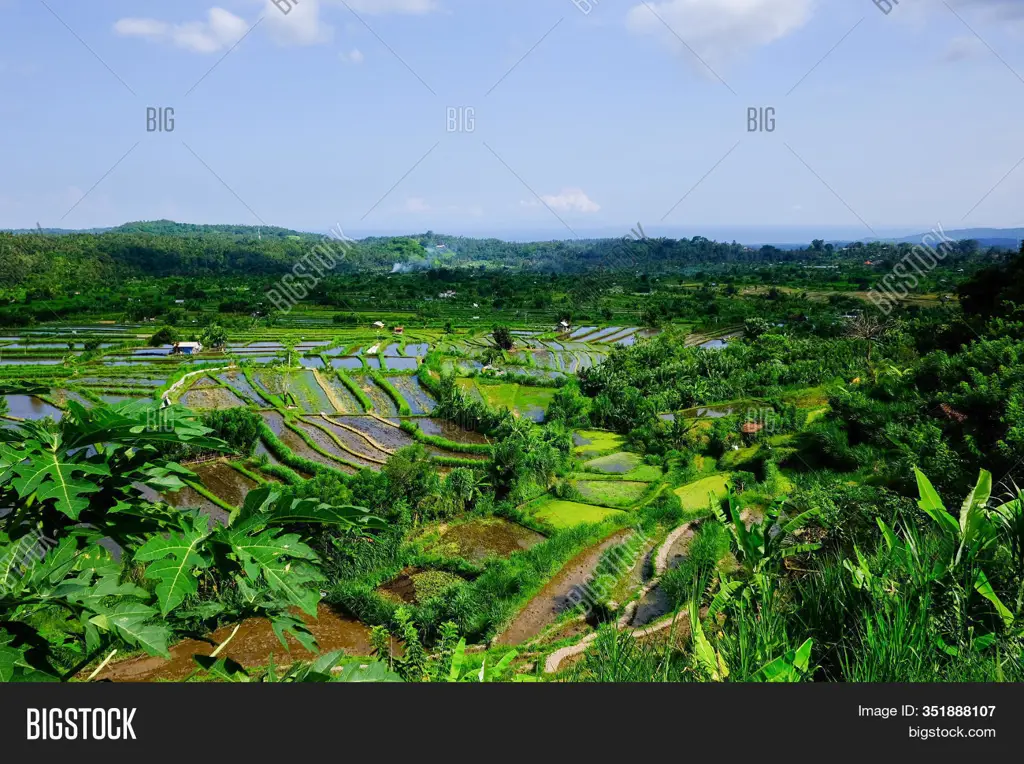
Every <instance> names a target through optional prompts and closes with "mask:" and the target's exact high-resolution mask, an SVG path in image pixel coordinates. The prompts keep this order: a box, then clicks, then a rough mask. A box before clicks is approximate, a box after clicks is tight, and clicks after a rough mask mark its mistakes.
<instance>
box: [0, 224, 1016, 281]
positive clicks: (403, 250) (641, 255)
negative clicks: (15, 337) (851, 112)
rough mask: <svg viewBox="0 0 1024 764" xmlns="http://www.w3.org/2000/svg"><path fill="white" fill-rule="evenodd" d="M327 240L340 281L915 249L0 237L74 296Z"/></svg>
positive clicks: (179, 231) (244, 235)
mask: <svg viewBox="0 0 1024 764" xmlns="http://www.w3.org/2000/svg"><path fill="white" fill-rule="evenodd" d="M325 240H327V241H328V242H329V246H330V247H331V248H332V250H333V251H334V252H335V253H336V255H337V258H336V259H337V260H338V263H337V266H336V267H335V268H334V269H333V270H334V272H336V273H354V272H362V271H378V272H379V271H381V270H385V271H389V272H390V271H392V270H393V269H395V270H397V271H399V272H409V271H420V270H428V269H439V268H458V267H465V266H483V267H485V268H492V269H493V268H511V269H516V270H523V269H526V270H532V271H539V272H554V273H569V274H572V273H580V272H588V273H590V274H591V275H598V276H600V275H602V274H612V273H615V274H621V273H633V274H638V273H640V274H650V275H652V276H653V275H659V274H666V273H670V272H680V271H686V270H689V271H690V272H691V273H692V272H696V271H698V270H700V269H702V268H704V269H707V268H712V269H720V268H723V267H729V266H745V265H750V264H755V265H773V266H783V265H786V264H791V265H801V264H806V265H819V266H820V265H825V264H847V265H853V264H856V263H863V262H864V261H872V262H873V263H875V264H876V267H877V264H878V263H882V264H886V263H892V264H895V263H896V262H898V261H899V259H900V258H901V257H903V256H904V255H905V254H906V253H908V252H910V250H911V249H912V248H911V245H909V244H895V245H894V244H887V243H879V242H872V243H869V244H861V243H854V244H851V245H850V246H849V247H846V248H842V249H835V248H833V247H832V245H827V244H824V243H823V242H821V241H815V242H814V243H813V244H812V245H811V246H809V247H808V248H806V249H797V250H781V249H777V248H775V247H771V246H765V247H761V248H751V247H746V246H743V245H741V244H738V243H736V242H732V243H722V242H714V241H711V240H710V239H706V238H704V237H701V236H696V237H694V238H692V239H646V238H645V239H640V240H634V239H598V240H575V241H548V242H526V243H524V242H508V241H501V240H497V239H470V238H462V237H455V238H446V237H442V236H438V235H436V234H434V233H433V232H427V233H426V234H422V235H417V236H411V237H383V238H368V239H364V240H362V241H359V242H351V243H346V244H344V245H342V244H341V243H340V242H337V241H334V242H331V240H329V239H328V238H327V237H326V236H323V235H318V234H311V233H300V232H296V231H291V230H288V229H285V228H274V227H267V228H255V227H247V226H204V225H187V224H180V223H173V222H171V221H153V222H140V223H129V224H126V225H124V226H121V227H119V228H115V229H112V230H110V231H105V232H101V233H70V234H47V233H44V232H39V231H37V232H33V233H19V234H14V233H0V284H2V285H3V286H4V287H5V288H8V289H13V288H22V289H27V290H30V291H33V290H34V291H35V292H36V293H37V296H39V297H47V296H58V295H67V294H68V293H69V292H72V291H74V290H76V289H80V288H81V287H83V286H85V287H88V286H91V285H100V284H110V283H112V282H116V281H119V280H124V279H129V278H137V277H166V276H181V277H189V278H193V277H202V276H223V275H229V274H239V273H245V274H248V275H253V276H274V275H279V274H283V273H286V272H288V271H289V270H291V269H292V268H293V267H294V266H295V265H296V264H297V263H299V262H300V261H302V260H303V258H305V257H306V256H307V255H309V253H310V252H311V250H312V249H313V247H314V246H316V245H317V244H318V243H320V242H323V241H325ZM950 255H951V256H950V257H948V258H947V259H946V265H950V264H953V263H972V262H981V263H986V264H991V263H992V261H993V259H995V260H997V261H998V259H999V258H1000V257H1001V251H999V250H995V249H991V250H988V251H985V252H982V251H981V250H980V249H979V247H978V246H977V243H976V242H960V243H958V244H956V245H955V246H951V248H950Z"/></svg>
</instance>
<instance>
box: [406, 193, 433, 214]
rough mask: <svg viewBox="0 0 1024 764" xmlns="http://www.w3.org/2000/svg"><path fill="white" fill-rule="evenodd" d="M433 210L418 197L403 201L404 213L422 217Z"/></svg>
mask: <svg viewBox="0 0 1024 764" xmlns="http://www.w3.org/2000/svg"><path fill="white" fill-rule="evenodd" d="M431 210H433V207H431V206H430V204H428V203H427V201H426V200H425V199H423V198H421V197H419V196H414V197H412V198H410V199H406V200H405V211H406V212H411V213H413V214H415V215H424V214H426V213H428V212H430V211H431Z"/></svg>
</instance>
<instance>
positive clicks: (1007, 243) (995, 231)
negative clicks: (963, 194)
mask: <svg viewBox="0 0 1024 764" xmlns="http://www.w3.org/2000/svg"><path fill="white" fill-rule="evenodd" d="M929 233H931V232H930V231H929V232H925V233H918V234H914V235H913V236H904V237H903V238H899V239H865V241H883V242H895V243H897V244H904V243H906V244H920V243H921V240H922V239H923V238H924V237H925V236H927V235H928V234H929ZM943 233H945V234H946V236H947V237H949V238H950V239H952V240H953V241H964V240H966V239H973V240H974V241H976V242H978V244H980V245H981V246H982V247H1002V248H1004V249H1019V248H1020V243H1021V241H1024V228H957V229H953V230H949V231H944V232H943ZM934 236H935V234H932V237H933V238H934Z"/></svg>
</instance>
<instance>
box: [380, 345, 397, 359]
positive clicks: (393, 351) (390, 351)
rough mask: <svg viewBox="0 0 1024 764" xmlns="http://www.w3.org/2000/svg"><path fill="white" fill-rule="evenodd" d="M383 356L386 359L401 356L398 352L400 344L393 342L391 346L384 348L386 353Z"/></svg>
mask: <svg viewBox="0 0 1024 764" xmlns="http://www.w3.org/2000/svg"><path fill="white" fill-rule="evenodd" d="M382 355H384V356H386V357H397V356H399V355H401V354H400V353H399V352H398V343H397V342H393V343H391V344H390V345H388V346H387V347H386V348H384V352H383V353H382Z"/></svg>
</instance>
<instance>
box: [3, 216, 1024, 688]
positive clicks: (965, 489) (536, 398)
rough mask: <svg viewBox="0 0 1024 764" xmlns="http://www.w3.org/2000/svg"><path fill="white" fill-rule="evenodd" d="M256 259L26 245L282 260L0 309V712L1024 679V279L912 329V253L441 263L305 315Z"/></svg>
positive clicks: (29, 253) (476, 250)
mask: <svg viewBox="0 0 1024 764" xmlns="http://www.w3.org/2000/svg"><path fill="white" fill-rule="evenodd" d="M253 234H254V232H253V231H251V230H249V229H231V230H230V231H228V230H226V229H221V228H218V227H206V228H202V229H200V230H199V231H198V232H196V231H193V230H192V229H188V228H186V227H179V226H176V225H175V224H170V223H160V224H139V225H138V226H126V227H124V228H123V229H121V230H117V231H112V232H108V233H102V234H76V235H72V236H66V235H48V234H38V233H36V234H14V235H12V234H0V239H3V241H4V242H5V244H6V246H7V250H5V251H10V250H11V249H14V250H15V251H18V252H20V253H21V255H20V256H22V257H24V258H29V259H31V258H39V257H41V253H44V252H47V251H50V250H51V249H53V248H54V247H60V248H64V249H65V250H68V251H69V252H70V253H71V257H72V259H73V261H74V262H78V263H80V265H81V267H83V268H85V267H86V266H87V265H89V262H90V261H89V258H90V257H91V255H90V254H89V251H88V250H86V249H81V250H77V249H75V248H76V247H81V246H83V245H84V244H85V243H87V242H88V243H90V246H96V245H98V246H102V247H107V246H109V247H111V250H112V251H114V250H115V249H116V247H115V245H116V246H120V247H123V246H124V245H130V246H133V247H141V248H146V247H154V246H157V245H159V246H160V247H161V248H163V249H167V248H171V249H174V248H175V247H178V246H184V245H185V244H186V243H187V242H189V241H191V240H192V239H191V238H190V237H193V236H196V235H198V236H199V237H200V241H205V242H206V243H207V244H209V245H216V246H218V247H226V248H227V250H228V251H229V252H237V253H242V252H246V253H247V254H246V256H247V257H249V258H253V257H255V258H256V262H258V263H260V265H259V267H258V268H256V271H258V272H255V273H252V274H250V275H247V276H244V277H243V276H237V275H231V274H230V273H229V272H228V271H225V272H224V273H207V272H196V273H190V272H188V267H187V266H180V265H175V266H173V267H174V268H178V269H180V270H181V272H180V273H164V274H159V275H157V274H147V273H146V271H145V270H141V271H140V270H136V269H137V268H138V266H133V265H127V264H124V265H110V264H109V263H108V264H106V265H102V266H100V267H111V268H114V269H115V270H113V271H112V273H111V278H109V279H104V280H101V281H93V282H89V281H88V280H87V279H86V278H85V277H83V278H82V279H76V280H74V281H73V282H71V283H74V288H72V287H71V286H68V285H67V284H66V283H61V282H60V281H59V280H56V279H46V278H42V277H39V276H34V275H33V276H24V277H22V278H20V280H18V281H17V282H15V283H9V284H7V285H5V287H4V288H3V289H2V290H0V296H2V297H3V298H4V299H3V304H2V305H0V322H2V325H3V329H2V330H0V390H2V392H3V398H2V400H3V403H2V409H0V411H2V419H0V426H2V429H0V432H2V434H3V438H2V442H0V500H2V504H3V506H5V507H6V509H5V510H4V512H3V514H2V516H0V529H2V535H0V543H2V547H3V550H2V551H3V559H4V560H5V565H4V571H5V572H4V574H3V575H4V578H3V584H4V586H3V589H2V593H0V602H2V620H0V657H2V658H3V660H0V678H2V679H4V680H26V679H27V680H31V679H40V678H46V679H60V680H64V681H72V682H83V681H103V680H112V681H134V682H139V681H152V682H157V681H186V680H187V681H192V682H197V681H206V682H210V681H216V682H237V681H266V680H268V679H274V678H276V677H278V676H279V675H281V674H282V672H285V674H286V675H287V676H289V677H291V678H293V679H295V680H296V681H299V680H301V679H302V678H303V677H307V678H310V677H315V676H321V677H323V676H328V675H329V676H330V677H333V678H335V679H341V680H384V679H387V680H393V681H398V680H402V681H406V682H420V681H452V680H454V681H468V680H474V681H476V680H486V681H553V682H558V681H574V682H591V681H602V682H606V681H614V682H618V681H621V682H636V681H643V682H649V681H676V682H691V681H692V682H708V681H715V682H718V681H819V682H820V681H871V682H892V681H907V680H913V681H935V680H942V681H954V680H955V681H988V680H993V679H1012V680H1014V681H1019V680H1020V679H1021V678H1022V677H1021V674H1022V664H1021V655H1020V649H1021V648H1020V644H1021V643H1020V628H1021V608H1022V603H1024V558H1022V557H1021V548H1022V546H1021V532H1022V528H1024V522H1022V509H1021V497H1020V494H1019V491H1018V490H1017V488H1016V485H1017V483H1014V480H1015V479H1019V469H1018V468H1019V462H1020V459H1021V457H1022V456H1024V451H1022V448H1024V440H1022V436H1021V432H1020V423H1019V421H1018V420H1019V414H1020V406H1021V404H1022V401H1024V397H1022V396H1024V388H1022V384H1024V368H1022V366H1021V352H1022V351H1021V348H1022V342H1024V329H1022V326H1024V324H1022V323H1021V321H1020V316H1019V315H1018V312H1019V309H1018V308H1017V307H1016V305H1017V304H1019V303H1017V302H1015V301H1014V300H1016V299H1019V297H1020V295H1019V285H1020V283H1021V279H1020V278H1019V275H1020V269H1021V263H1022V260H1021V257H1020V256H1019V255H1017V254H1016V253H1014V252H1010V251H1000V250H996V249H993V250H990V251H988V252H986V251H983V250H979V249H978V248H977V247H976V246H974V245H973V244H972V243H970V242H961V243H960V244H958V245H956V248H955V250H954V251H953V252H952V253H951V255H950V258H949V261H948V263H947V266H944V267H943V268H942V269H938V270H936V271H935V272H934V273H933V274H932V275H931V279H932V281H931V282H930V283H922V284H921V286H920V290H921V294H920V295H917V296H916V297H915V299H914V300H913V301H911V302H908V303H907V304H906V305H900V306H897V307H896V309H895V310H893V311H891V312H890V313H889V314H885V313H883V312H880V311H878V310H876V309H875V307H874V306H873V305H872V303H871V301H870V300H865V299H864V297H863V296H862V295H861V294H860V292H862V291H863V286H862V285H863V282H864V281H865V279H869V278H870V271H871V270H873V269H874V267H875V266H871V267H870V268H869V267H868V266H865V265H863V263H864V262H865V261H866V260H871V261H873V262H886V261H890V260H892V259H893V258H896V257H898V256H899V255H900V251H901V250H900V248H899V246H896V245H889V244H880V243H872V244H868V245H864V244H860V243H857V244H854V245H849V246H847V247H845V248H843V249H837V250H834V251H823V250H821V249H820V248H814V247H812V248H808V249H803V250H793V251H787V252H783V251H781V250H763V251H761V252H745V253H744V258H743V259H742V260H736V261H732V260H731V257H732V255H733V254H736V253H735V252H734V248H735V247H736V246H738V245H725V244H717V245H713V246H714V248H715V249H714V250H713V252H712V253H710V254H709V253H708V251H707V249H706V247H707V246H708V245H707V244H705V243H704V242H698V241H696V240H694V241H688V240H685V239H683V240H679V241H674V240H658V241H644V242H634V243H633V244H632V245H631V246H634V247H636V248H637V249H638V251H641V252H645V253H650V252H651V251H653V250H654V249H655V248H657V249H658V251H659V256H658V258H657V259H651V260H647V261H646V262H647V266H646V268H645V270H643V271H642V272H635V271H630V272H621V273H615V274H612V275H607V274H606V275H595V274H593V273H590V272H588V271H587V270H586V269H585V268H584V267H583V264H585V263H586V262H587V261H588V258H590V257H592V256H594V252H592V251H591V249H589V247H597V249H598V251H600V248H601V247H603V246H621V245H619V244H615V243H612V242H608V243H601V242H598V243H597V244H592V245H589V244H588V245H585V246H581V247H579V248H577V249H576V250H571V251H569V252H568V253H567V252H565V251H561V252H558V253H557V254H556V253H555V251H554V248H551V252H549V253H548V256H549V257H550V258H551V259H549V260H547V261H544V260H540V261H538V258H537V252H536V248H537V247H540V249H541V251H543V250H544V248H545V245H531V247H534V248H535V250H534V251H533V253H532V259H531V260H530V261H526V260H525V259H517V258H520V257H521V256H522V255H523V254H524V252H525V245H511V244H508V245H506V250H505V252H504V253H503V254H502V256H501V259H492V260H490V261H486V264H485V266H484V267H478V263H479V262H480V259H481V258H483V257H485V255H484V254H482V250H481V249H480V246H479V245H478V243H477V242H474V241H473V240H459V239H457V238H456V239H450V240H449V242H450V243H449V244H447V245H446V246H447V247H449V249H450V252H451V254H450V255H449V256H448V257H449V259H448V260H447V261H435V262H433V263H431V262H430V261H429V260H428V259H427V257H428V254H427V253H429V252H430V251H431V250H433V249H435V244H434V242H435V241H436V238H434V236H433V235H427V236H420V237H408V238H400V239H381V240H367V241H364V242H359V243H358V245H357V252H358V253H359V255H360V257H361V262H360V263H358V265H353V266H351V267H350V268H349V269H343V270H341V271H339V272H338V273H335V274H332V275H330V276H329V277H328V278H326V279H325V280H324V281H323V282H322V283H321V284H320V285H319V286H318V287H317V288H316V289H314V290H313V291H312V292H311V293H310V294H308V295H307V296H305V297H304V298H303V299H301V300H299V301H297V302H295V303H294V304H293V305H291V306H289V307H288V310H286V311H282V310H277V309H275V308H273V307H271V306H270V305H268V300H267V298H266V296H265V295H266V294H267V291H268V290H270V289H274V288H277V286H276V285H277V284H278V283H279V282H278V278H279V275H278V274H279V273H280V265H279V263H280V262H282V261H287V258H283V259H282V257H281V253H282V252H285V253H291V255H292V256H294V255H295V254H297V253H300V252H301V251H302V248H304V247H308V246H310V245H311V244H313V243H315V241H316V239H315V238H314V237H312V236H310V235H306V234H300V233H296V232H286V231H284V230H281V231H280V232H278V233H276V234H275V233H274V232H273V231H271V232H268V231H267V229H263V230H261V231H260V234H259V237H254V235H253ZM521 249H522V250H523V252H520V251H519V250H521ZM253 253H255V254H253ZM410 253H413V254H414V255H415V256H416V257H419V258H421V259H423V261H424V263H426V265H425V267H423V268H420V269H417V270H415V271H411V272H408V273H395V272H394V267H393V265H394V263H395V262H397V261H398V258H404V259H407V258H409V257H410ZM517 253H518V254H517ZM462 257H467V258H471V259H472V262H473V263H474V265H472V266H470V265H466V264H463V263H462V262H461V261H460V258H462ZM75 258H77V259H75ZM261 258H262V259H261ZM822 259H828V260H829V261H830V262H835V263H838V268H836V269H834V270H833V269H829V270H815V269H809V268H808V267H807V264H808V263H816V262H820V261H821V260H822ZM39 262H40V263H41V264H40V266H39V268H40V269H41V270H42V271H44V272H45V267H46V266H45V265H43V264H42V263H43V261H42V260H39ZM556 264H557V268H556V267H554V266H555V265H556ZM89 267H93V266H92V265H89ZM118 269H121V270H118ZM1012 274H1017V275H1016V276H1014V275H1012ZM994 283H996V284H999V285H1000V286H999V287H998V288H999V289H1001V290H1002V294H1000V295H998V296H993V294H992V289H993V286H992V285H993V284H994ZM763 284H769V285H771V286H770V287H769V288H768V289H762V288H757V289H755V288H754V287H755V286H758V287H759V285H763ZM776 285H777V286H776ZM783 287H785V288H783ZM937 290H944V291H945V293H948V294H949V295H953V296H955V299H949V300H941V301H940V300H936V301H934V302H928V300H927V295H928V294H933V293H934V292H935V291H937ZM1015 290H1016V291H1015ZM825 292H827V293H828V295H829V296H828V298H827V299H824V300H822V299H818V298H817V297H816V295H817V294H818V293H825ZM965 497H966V499H965ZM961 505H962V509H960V507H961ZM957 518H959V520H958V519H957Z"/></svg>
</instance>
